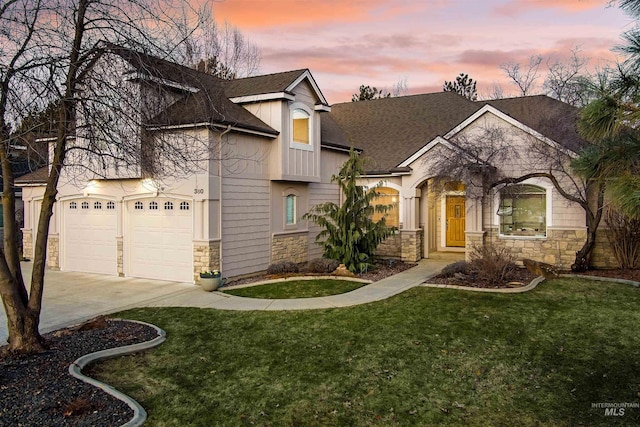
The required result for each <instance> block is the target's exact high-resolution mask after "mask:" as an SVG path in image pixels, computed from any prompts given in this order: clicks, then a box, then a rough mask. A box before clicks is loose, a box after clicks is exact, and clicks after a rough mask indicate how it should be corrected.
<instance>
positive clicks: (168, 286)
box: [0, 262, 201, 345]
mask: <svg viewBox="0 0 640 427" xmlns="http://www.w3.org/2000/svg"><path fill="white" fill-rule="evenodd" d="M32 267H33V263H31V262H24V263H22V272H23V274H24V277H25V282H26V283H27V287H28V284H29V283H30V281H31V270H32ZM194 291H200V290H199V287H198V286H196V285H193V284H191V283H178V282H165V281H161V280H151V279H134V278H130V277H115V276H106V275H101V274H90V273H70V272H61V271H51V270H47V271H46V273H45V284H44V298H43V304H42V313H41V316H40V332H41V333H46V332H50V331H54V330H56V329H60V328H63V327H65V326H69V325H74V324H77V323H81V322H83V321H85V320H87V319H91V318H93V317H95V316H98V315H100V314H108V313H114V312H117V311H121V310H124V309H127V308H133V307H139V306H147V305H150V304H151V302H152V301H153V300H155V299H165V298H167V297H169V296H177V295H180V294H182V293H191V292H194ZM200 292H201V291H200ZM0 313H1V314H2V316H0V345H2V344H4V343H6V341H7V336H8V334H7V320H6V316H5V312H4V307H3V306H2V305H0Z"/></svg>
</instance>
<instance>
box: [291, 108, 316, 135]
mask: <svg viewBox="0 0 640 427" xmlns="http://www.w3.org/2000/svg"><path fill="white" fill-rule="evenodd" d="M309 119H310V117H309V114H307V112H306V111H304V110H301V109H297V110H293V113H292V120H293V124H292V129H293V131H292V133H291V134H292V137H293V142H295V143H297V144H309V143H310V142H311V138H310V134H311V126H310V125H309Z"/></svg>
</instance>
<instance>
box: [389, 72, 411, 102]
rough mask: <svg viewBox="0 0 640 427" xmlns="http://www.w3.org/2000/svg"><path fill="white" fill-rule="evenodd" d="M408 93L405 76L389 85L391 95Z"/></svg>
mask: <svg viewBox="0 0 640 427" xmlns="http://www.w3.org/2000/svg"><path fill="white" fill-rule="evenodd" d="M408 94H409V84H408V83H407V79H406V77H405V78H403V79H400V80H398V81H397V82H396V83H394V84H393V86H391V96H392V97H397V96H406V95H408Z"/></svg>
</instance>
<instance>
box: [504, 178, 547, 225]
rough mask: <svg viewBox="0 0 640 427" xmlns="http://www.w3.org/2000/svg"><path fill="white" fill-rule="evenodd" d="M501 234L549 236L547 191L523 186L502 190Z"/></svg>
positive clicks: (531, 186) (527, 185)
mask: <svg viewBox="0 0 640 427" xmlns="http://www.w3.org/2000/svg"><path fill="white" fill-rule="evenodd" d="M498 217H499V218H500V234H501V235H504V236H526V237H546V236H547V190H545V189H544V188H542V187H538V186H536V185H529V184H521V185H512V186H509V187H505V188H503V189H502V190H500V206H499V207H498Z"/></svg>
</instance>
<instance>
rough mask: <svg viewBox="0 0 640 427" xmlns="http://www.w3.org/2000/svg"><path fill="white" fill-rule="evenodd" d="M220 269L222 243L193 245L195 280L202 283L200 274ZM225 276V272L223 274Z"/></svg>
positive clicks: (213, 242) (216, 241) (212, 242)
mask: <svg viewBox="0 0 640 427" xmlns="http://www.w3.org/2000/svg"><path fill="white" fill-rule="evenodd" d="M219 269H220V241H219V240H215V241H211V242H197V243H194V244H193V280H194V281H195V282H196V283H200V273H201V272H202V271H203V270H205V271H210V270H219ZM223 276H224V272H223Z"/></svg>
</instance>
